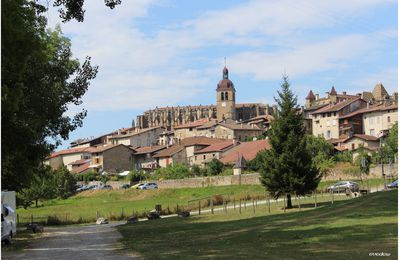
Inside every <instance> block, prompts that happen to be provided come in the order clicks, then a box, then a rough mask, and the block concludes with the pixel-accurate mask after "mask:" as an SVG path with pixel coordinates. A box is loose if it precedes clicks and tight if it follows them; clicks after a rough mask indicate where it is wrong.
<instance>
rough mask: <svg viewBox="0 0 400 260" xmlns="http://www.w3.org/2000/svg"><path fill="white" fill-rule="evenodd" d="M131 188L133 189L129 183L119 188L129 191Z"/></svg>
mask: <svg viewBox="0 0 400 260" xmlns="http://www.w3.org/2000/svg"><path fill="white" fill-rule="evenodd" d="M129 187H131V185H130V184H129V183H125V184H122V185H121V186H119V188H120V189H129Z"/></svg>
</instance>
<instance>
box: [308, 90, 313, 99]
mask: <svg viewBox="0 0 400 260" xmlns="http://www.w3.org/2000/svg"><path fill="white" fill-rule="evenodd" d="M306 99H315V95H314V93H313V92H312V90H310V92H308V95H307V97H306Z"/></svg>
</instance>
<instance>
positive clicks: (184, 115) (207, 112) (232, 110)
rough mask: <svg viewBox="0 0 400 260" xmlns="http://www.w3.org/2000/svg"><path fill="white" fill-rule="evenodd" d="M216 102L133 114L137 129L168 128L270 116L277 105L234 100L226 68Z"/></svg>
mask: <svg viewBox="0 0 400 260" xmlns="http://www.w3.org/2000/svg"><path fill="white" fill-rule="evenodd" d="M216 95H217V99H216V101H217V102H216V105H199V106H176V107H168V106H167V107H156V108H155V109H150V110H147V111H145V112H144V113H143V114H142V115H138V116H137V117H136V127H137V128H149V127H157V126H162V127H165V128H166V129H167V130H171V129H172V128H174V127H176V126H180V125H185V124H189V123H192V122H195V121H198V120H200V119H203V118H207V119H210V120H211V119H218V120H222V119H223V118H225V119H233V120H237V121H241V120H242V121H244V120H248V119H251V118H253V117H258V116H262V115H271V114H272V113H273V111H274V109H276V107H275V106H274V107H270V106H268V105H264V104H260V103H246V104H237V103H236V90H235V87H234V84H233V82H232V81H231V80H230V79H229V75H228V69H227V68H226V67H224V69H223V71H222V79H221V81H220V82H219V83H218V84H217V89H216Z"/></svg>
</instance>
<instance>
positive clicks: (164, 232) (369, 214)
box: [119, 190, 397, 259]
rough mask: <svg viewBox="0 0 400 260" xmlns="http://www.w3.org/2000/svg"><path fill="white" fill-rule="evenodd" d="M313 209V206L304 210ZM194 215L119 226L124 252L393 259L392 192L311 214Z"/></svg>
mask: <svg viewBox="0 0 400 260" xmlns="http://www.w3.org/2000/svg"><path fill="white" fill-rule="evenodd" d="M303 206H304V207H308V208H312V207H313V204H308V205H303ZM278 211H279V212H282V210H280V209H279V207H277V208H276V209H275V210H274V211H273V213H274V214H272V213H271V214H268V213H267V211H266V209H265V208H264V207H260V206H259V208H258V209H257V210H256V214H254V213H253V211H252V209H251V208H250V209H249V208H248V209H247V210H246V211H245V212H242V214H239V213H238V210H236V211H233V210H231V211H228V213H227V214H225V213H222V212H219V213H218V214H215V215H211V214H207V215H201V216H193V217H190V218H187V219H181V218H169V219H160V220H153V221H147V222H140V223H136V224H133V225H132V224H131V225H124V226H120V227H119V231H120V232H121V233H122V235H123V237H124V238H123V239H122V241H123V243H124V245H125V246H126V249H127V250H129V251H134V252H137V253H139V254H141V255H142V256H143V257H144V258H146V259H160V258H161V259H169V258H171V259H172V258H178V259H209V258H213V259H214V258H224V259H244V258H247V259H367V258H369V253H382V252H383V253H389V254H391V255H390V257H385V259H397V190H396V191H388V192H379V193H374V194H369V195H367V196H364V197H360V198H356V199H352V200H342V201H335V203H334V204H333V205H332V204H331V203H330V202H325V203H324V204H320V207H319V208H317V209H313V210H311V209H310V210H305V209H304V208H303V209H302V210H301V211H298V210H297V209H292V210H290V211H288V212H287V213H280V214H278V213H277V212H278Z"/></svg>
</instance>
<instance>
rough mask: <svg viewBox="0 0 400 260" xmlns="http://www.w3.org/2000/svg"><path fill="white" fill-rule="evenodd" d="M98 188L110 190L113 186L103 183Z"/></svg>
mask: <svg viewBox="0 0 400 260" xmlns="http://www.w3.org/2000/svg"><path fill="white" fill-rule="evenodd" d="M100 189H101V190H112V189H113V188H112V187H111V185H104V186H102V187H101V188H100Z"/></svg>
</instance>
